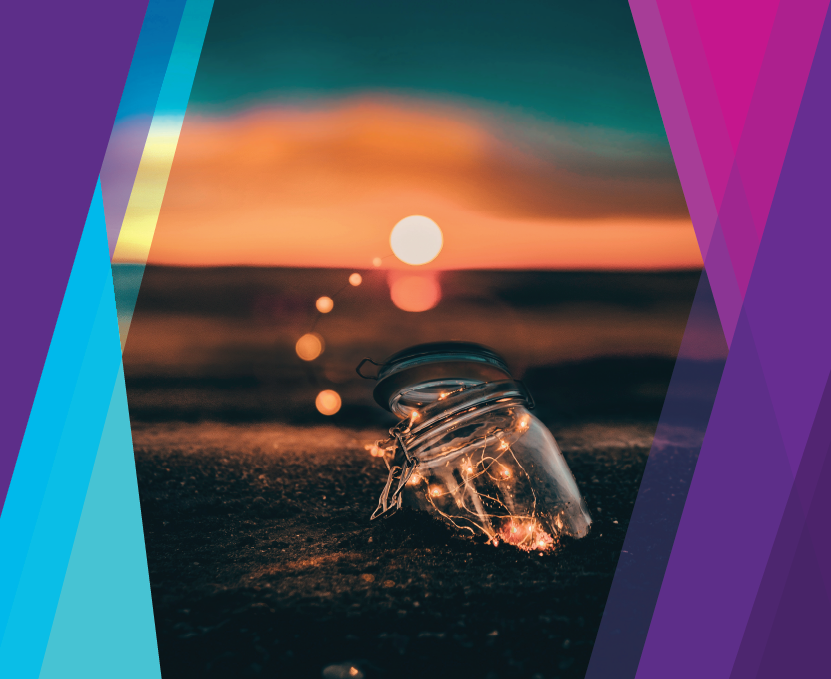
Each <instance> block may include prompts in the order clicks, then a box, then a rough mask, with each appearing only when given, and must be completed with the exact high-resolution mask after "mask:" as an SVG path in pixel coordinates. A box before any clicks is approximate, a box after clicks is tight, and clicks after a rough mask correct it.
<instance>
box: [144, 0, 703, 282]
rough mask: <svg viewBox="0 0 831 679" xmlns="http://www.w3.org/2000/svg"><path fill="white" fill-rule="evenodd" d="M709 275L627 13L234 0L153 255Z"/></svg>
mask: <svg viewBox="0 0 831 679" xmlns="http://www.w3.org/2000/svg"><path fill="white" fill-rule="evenodd" d="M413 214H420V215H426V216H428V217H430V218H431V219H433V220H434V221H436V223H438V224H439V226H440V227H441V228H442V231H443V233H444V243H445V246H444V249H443V250H442V252H441V254H440V255H439V256H438V257H437V258H436V259H435V260H434V261H433V262H431V263H430V264H428V265H426V266H427V267H433V268H438V269H457V268H554V269H556V268H564V269H574V268H582V269H671V268H690V267H698V266H700V265H701V257H700V254H699V251H698V247H697V244H696V241H695V236H694V233H693V230H692V225H691V223H690V221H689V216H688V213H687V210H686V206H685V203H684V198H683V194H682V192H681V188H680V184H679V182H678V178H677V175H676V172H675V168H674V165H673V163H672V157H671V155H670V152H669V147H668V144H667V142H666V137H665V134H664V131H663V127H662V125H661V120H660V115H659V112H658V107H657V104H656V102H655V98H654V95H653V93H652V88H651V84H650V82H649V75H648V73H647V70H646V66H645V64H644V61H643V57H642V55H641V51H640V47H639V44H638V40H637V34H636V32H635V29H634V25H633V24H632V19H631V15H630V13H629V8H628V5H627V3H626V2H603V3H591V4H590V5H587V6H586V7H582V8H581V7H569V6H566V5H565V4H564V3H554V2H515V3H510V4H505V3H496V2H479V3H467V2H466V3H460V2H448V1H447V0H445V1H444V2H418V3H414V2H398V3H389V2H383V3H382V2H361V3H343V2H304V3H273V2H257V1H253V0H245V1H239V0H236V1H234V2H231V1H230V0H218V1H217V3H216V5H215V8H214V13H213V15H212V18H211V23H210V25H209V28H208V32H207V36H206V40H205V45H204V48H203V52H202V58H201V61H200V64H199V68H198V70H197V74H196V79H195V82H194V88H193V93H192V96H191V101H190V105H189V107H188V113H187V116H186V118H185V123H184V125H183V127H182V132H181V136H180V138H179V143H178V147H177V150H176V155H175V159H174V162H173V168H172V171H171V174H170V179H169V182H168V186H167V191H166V193H165V198H164V203H163V206H162V210H161V215H160V217H159V221H158V225H157V227H156V232H155V237H154V240H153V245H152V248H151V251H150V258H149V261H150V262H151V263H164V264H185V265H230V264H252V265H285V266H340V267H356V268H367V267H370V266H371V262H372V260H373V258H375V257H382V258H384V260H383V261H384V263H385V265H390V266H401V267H404V266H406V265H403V264H400V263H397V262H396V260H395V258H394V257H389V256H388V255H389V253H390V246H389V234H390V231H391V229H392V227H393V226H394V225H395V223H396V222H398V221H399V220H400V219H402V218H403V217H406V216H408V215H413Z"/></svg>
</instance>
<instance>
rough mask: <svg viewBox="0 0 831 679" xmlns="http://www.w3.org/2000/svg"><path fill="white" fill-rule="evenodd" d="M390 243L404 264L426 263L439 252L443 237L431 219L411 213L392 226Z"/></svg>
mask: <svg viewBox="0 0 831 679" xmlns="http://www.w3.org/2000/svg"><path fill="white" fill-rule="evenodd" d="M390 245H391V246H392V251H393V253H394V254H395V256H396V257H398V259H400V260H401V261H402V262H404V263H405V264H414V265H418V264H427V262H432V261H433V260H434V259H435V258H436V257H437V256H438V254H439V253H440V252H441V249H442V246H443V245H444V237H443V236H442V233H441V229H440V228H439V225H438V224H436V223H435V222H434V221H433V220H432V219H430V218H429V217H422V216H421V215H411V216H410V217H405V218H404V219H402V220H401V221H400V222H398V224H396V225H395V226H394V227H393V229H392V233H391V234H390Z"/></svg>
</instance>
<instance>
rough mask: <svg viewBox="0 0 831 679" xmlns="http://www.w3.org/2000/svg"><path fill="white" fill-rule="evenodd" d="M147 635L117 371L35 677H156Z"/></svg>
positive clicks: (147, 604) (140, 538)
mask: <svg viewBox="0 0 831 679" xmlns="http://www.w3.org/2000/svg"><path fill="white" fill-rule="evenodd" d="M112 323H113V324H115V319H113V320H112ZM114 621H117V624H113V623H114ZM155 632H156V628H155V622H154V620H153V604H152V601H151V599H150V581H149V577H148V573H147V558H146V556H145V551H144V533H143V530H142V523H141V513H140V509H139V495H138V484H137V483H136V466H135V460H134V457H133V440H132V435H131V432H130V416H129V413H128V410H127V390H126V388H125V385H124V371H123V370H122V369H119V371H118V377H117V380H116V383H115V389H114V390H113V393H112V400H111V401H110V407H109V412H108V413H107V421H106V423H105V424H104V431H103V434H102V436H101V444H100V446H99V447H98V455H97V457H96V458H95V466H94V468H93V470H92V478H91V479H90V482H89V489H88V491H87V497H86V501H85V502H84V509H83V512H82V514H81V521H80V523H79V525H78V532H77V535H76V537H75V544H74V546H73V547H72V556H71V557H70V559H69V566H68V568H67V571H66V578H65V579H64V583H63V589H62V590H61V597H60V601H59V603H58V609H57V611H56V613H55V620H54V622H53V624H52V632H51V635H50V636H49V645H48V646H47V649H46V656H45V657H44V659H43V666H42V668H41V671H40V679H52V678H54V679H64V678H65V677H83V678H84V679H110V678H111V677H114V676H117V677H118V678H119V679H161V671H160V668H159V654H158V650H157V647H156V633H155Z"/></svg>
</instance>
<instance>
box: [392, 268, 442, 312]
mask: <svg viewBox="0 0 831 679" xmlns="http://www.w3.org/2000/svg"><path fill="white" fill-rule="evenodd" d="M390 298H391V299H392V302H393V304H395V306H397V307H398V308H399V309H401V310H402V311H414V312H418V311H427V310H429V309H432V308H433V307H434V306H436V304H438V303H439V301H440V300H441V287H440V286H439V282H438V280H437V278H436V276H435V275H434V274H429V273H425V274H417V275H412V276H402V277H400V278H394V279H393V280H392V281H391V284H390Z"/></svg>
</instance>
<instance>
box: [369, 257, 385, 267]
mask: <svg viewBox="0 0 831 679" xmlns="http://www.w3.org/2000/svg"><path fill="white" fill-rule="evenodd" d="M383 263H384V261H383V260H382V259H381V258H380V257H373V258H372V266H381V264H383Z"/></svg>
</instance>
